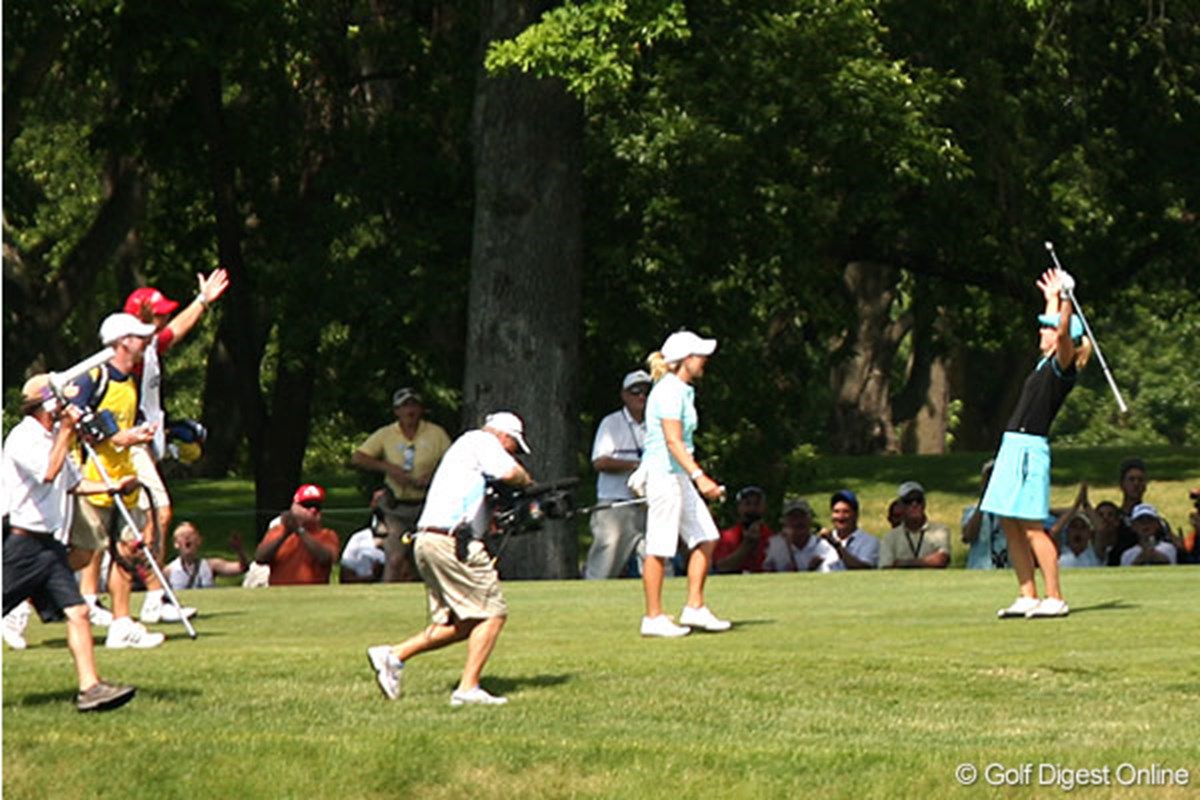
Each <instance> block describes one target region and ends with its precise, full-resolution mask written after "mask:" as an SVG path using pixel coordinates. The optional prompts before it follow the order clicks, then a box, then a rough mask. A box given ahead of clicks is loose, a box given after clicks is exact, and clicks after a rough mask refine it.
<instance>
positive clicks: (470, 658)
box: [367, 411, 533, 707]
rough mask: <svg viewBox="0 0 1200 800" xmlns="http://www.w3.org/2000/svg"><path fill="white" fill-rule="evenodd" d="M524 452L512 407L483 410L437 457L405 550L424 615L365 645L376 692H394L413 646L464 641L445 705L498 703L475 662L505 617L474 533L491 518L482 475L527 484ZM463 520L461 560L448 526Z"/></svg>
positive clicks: (392, 695) (422, 648) (484, 655)
mask: <svg viewBox="0 0 1200 800" xmlns="http://www.w3.org/2000/svg"><path fill="white" fill-rule="evenodd" d="M518 450H521V451H522V452H525V453H528V452H529V446H528V445H527V444H526V443H525V425H524V423H523V422H522V421H521V418H520V417H518V416H517V415H516V414H512V413H509V412H507V411H501V412H498V413H495V414H489V415H488V417H487V419H486V421H485V422H484V426H483V428H482V429H479V430H473V431H468V432H467V433H464V434H463V435H462V436H460V437H458V439H457V440H456V441H455V442H454V444H452V445H451V446H450V449H449V450H447V451H446V454H445V456H444V457H443V458H442V462H441V464H440V465H439V466H438V468H437V472H435V473H434V475H433V481H432V482H431V483H430V486H429V495H428V497H427V499H426V501H425V510H424V511H423V512H422V514H421V518H420V520H419V521H418V522H417V534H416V540H417V541H416V545H415V546H414V547H413V552H414V555H415V557H416V562H417V566H418V567H419V568H420V570H421V576H422V577H423V578H424V580H425V586H426V591H427V593H428V596H429V600H428V602H429V609H430V616H431V618H432V622H431V623H430V625H429V627H427V628H425V630H423V631H421V632H420V633H417V634H415V635H414V636H412V637H410V638H409V639H407V640H405V641H404V642H402V643H400V644H398V645H395V646H392V645H378V646H376V647H369V648H367V658H368V660H369V661H370V663H371V668H372V670H374V672H375V678H376V680H377V681H378V682H379V688H380V690H381V691H382V692H383V696H384V697H386V698H387V699H389V700H395V699H396V698H397V697H399V696H400V677H401V671H402V670H403V669H404V663H405V662H406V661H407V660H408V659H410V658H412V657H413V656H415V655H418V654H419V653H424V652H427V651H429V650H437V649H439V648H442V647H445V646H447V645H450V644H454V643H455V642H461V641H463V640H464V639H465V640H466V641H467V662H466V665H465V666H464V667H463V672H462V678H461V680H460V681H459V684H458V688H457V689H455V690H454V693H453V694H451V695H450V705H452V706H456V707H457V706H462V705H502V704H504V703H506V702H508V700H507V698H504V697H495V696H493V695H491V694H489V693H488V692H487V691H485V690H484V689H483V687H481V686H480V685H479V677H480V675H481V674H482V672H483V667H484V665H485V664H486V663H487V660H488V656H490V655H491V652H492V648H493V647H495V644H496V639H497V638H498V637H499V636H500V630H501V629H502V628H503V627H504V623H505V620H507V618H508V605H507V604H506V603H505V601H504V595H503V594H502V593H501V591H500V577H499V575H498V574H497V573H496V568H495V564H494V563H493V562H492V560H491V558H489V557H488V554H487V551H486V549H485V548H484V546H483V542H482V541H479V540H480V539H482V537H483V536H484V534H485V533H486V532H487V530H488V526H489V524H490V522H491V520H490V511H489V509H488V507H487V504H486V503H485V502H484V498H485V493H486V490H487V481H488V479H489V478H490V479H493V480H499V481H502V482H504V483H507V484H509V485H510V486H528V485H530V484H531V483H533V479H532V478H531V477H530V476H529V473H528V472H527V471H526V470H525V468H524V467H522V466H521V464H520V463H519V462H518V461H517V460H516V459H515V458H514V457H513V454H515V453H516V452H517V451H518ZM463 525H465V526H469V527H470V529H471V531H472V533H473V535H474V538H475V541H472V542H471V543H470V545H469V547H468V555H467V558H466V560H465V561H460V560H459V558H458V555H457V554H456V546H455V529H456V528H458V527H459V526H463Z"/></svg>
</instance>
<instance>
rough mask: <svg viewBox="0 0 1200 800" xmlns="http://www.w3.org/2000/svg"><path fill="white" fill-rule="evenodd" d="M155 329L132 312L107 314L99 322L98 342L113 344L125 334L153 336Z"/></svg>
mask: <svg viewBox="0 0 1200 800" xmlns="http://www.w3.org/2000/svg"><path fill="white" fill-rule="evenodd" d="M155 330H156V328H155V327H154V326H153V325H151V324H150V323H148V322H142V321H141V320H140V319H138V318H137V317H135V316H134V315H133V314H124V313H122V314H109V315H108V316H107V317H105V318H104V322H102V323H101V324H100V343H101V344H113V343H115V342H116V341H117V340H118V339H120V338H122V337H125V336H153V335H154V331H155Z"/></svg>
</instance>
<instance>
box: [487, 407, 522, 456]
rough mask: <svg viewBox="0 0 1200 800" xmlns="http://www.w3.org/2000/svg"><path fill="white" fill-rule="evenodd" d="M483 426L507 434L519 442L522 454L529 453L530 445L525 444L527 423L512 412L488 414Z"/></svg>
mask: <svg viewBox="0 0 1200 800" xmlns="http://www.w3.org/2000/svg"><path fill="white" fill-rule="evenodd" d="M483 426H484V427H485V428H491V429H492V430H496V431H500V432H501V433H507V434H508V435H509V436H511V437H513V438H514V439H516V440H517V444H518V445H520V447H521V451H522V452H525V453H528V452H529V445H527V444H525V423H524V422H522V421H521V418H520V417H518V416H517V415H516V414H514V413H512V412H511V411H497V412H496V413H495V414H488V415H487V419H485V420H484V421H483Z"/></svg>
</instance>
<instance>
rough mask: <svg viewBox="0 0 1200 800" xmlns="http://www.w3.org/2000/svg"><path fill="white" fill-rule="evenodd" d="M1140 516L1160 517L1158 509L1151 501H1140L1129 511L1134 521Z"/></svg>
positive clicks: (1130, 517)
mask: <svg viewBox="0 0 1200 800" xmlns="http://www.w3.org/2000/svg"><path fill="white" fill-rule="evenodd" d="M1138 517H1154V518H1155V519H1158V509H1157V508H1155V507H1154V506H1152V505H1150V504H1149V503H1138V504H1137V505H1136V506H1134V507H1133V511H1130V512H1129V519H1130V520H1131V521H1132V520H1135V519H1137V518H1138Z"/></svg>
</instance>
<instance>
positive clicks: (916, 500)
mask: <svg viewBox="0 0 1200 800" xmlns="http://www.w3.org/2000/svg"><path fill="white" fill-rule="evenodd" d="M900 502H901V503H904V505H906V506H915V505H918V504H920V503H924V502H925V495H923V494H913V495H909V496H908V497H906V498H904V499H903V500H901V501H900Z"/></svg>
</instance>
